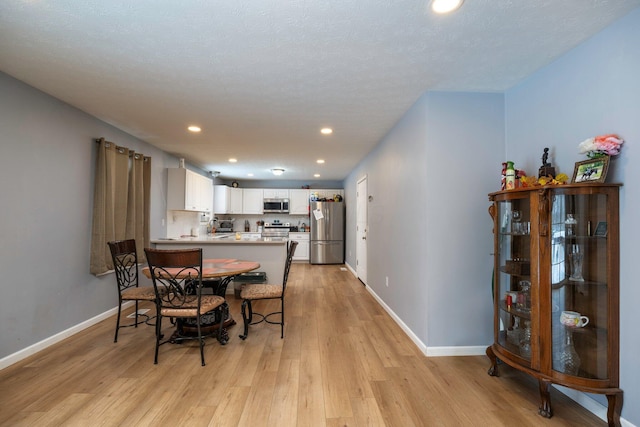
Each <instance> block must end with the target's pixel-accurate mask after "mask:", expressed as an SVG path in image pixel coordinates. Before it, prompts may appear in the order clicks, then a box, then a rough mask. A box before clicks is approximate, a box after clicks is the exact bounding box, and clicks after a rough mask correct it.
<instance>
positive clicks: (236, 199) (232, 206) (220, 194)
mask: <svg viewBox="0 0 640 427" xmlns="http://www.w3.org/2000/svg"><path fill="white" fill-rule="evenodd" d="M213 213H216V214H241V213H242V188H231V187H227V186H226V185H216V186H215V191H214V202H213Z"/></svg>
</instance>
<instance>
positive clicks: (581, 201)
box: [550, 189, 609, 379]
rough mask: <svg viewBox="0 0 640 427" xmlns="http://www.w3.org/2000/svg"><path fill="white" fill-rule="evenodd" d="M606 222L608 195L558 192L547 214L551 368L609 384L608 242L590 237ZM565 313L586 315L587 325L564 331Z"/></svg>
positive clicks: (602, 238) (604, 238)
mask: <svg viewBox="0 0 640 427" xmlns="http://www.w3.org/2000/svg"><path fill="white" fill-rule="evenodd" d="M567 221H568V222H567ZM606 221H607V197H606V195H603V194H574V193H572V191H571V190H562V189H558V190H557V191H556V195H555V196H554V197H553V199H552V211H551V264H552V268H551V277H550V280H551V307H550V310H551V352H552V354H551V356H552V367H553V369H554V370H556V371H558V372H561V373H563V374H566V375H571V376H577V377H583V378H589V379H607V362H608V361H607V340H608V330H607V328H608V324H607V319H608V312H607V307H608V304H607V302H608V286H607V277H608V273H609V272H608V271H607V256H608V251H607V237H606V235H605V236H595V235H594V234H595V233H593V230H595V225H596V224H598V223H599V222H606ZM592 225H593V227H592ZM563 312H564V313H565V316H567V315H570V316H586V317H587V318H588V322H584V321H582V322H579V323H578V326H574V327H571V326H565V325H564V324H562V322H561V321H560V317H561V316H563Z"/></svg>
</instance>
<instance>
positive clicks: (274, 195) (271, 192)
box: [263, 188, 289, 199]
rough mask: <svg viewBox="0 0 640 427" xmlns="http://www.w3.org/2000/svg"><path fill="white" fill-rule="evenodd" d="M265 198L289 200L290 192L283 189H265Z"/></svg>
mask: <svg viewBox="0 0 640 427" xmlns="http://www.w3.org/2000/svg"><path fill="white" fill-rule="evenodd" d="M263 191H264V198H265V199H288V198H289V190H288V189H283V188H265V189H264V190H263Z"/></svg>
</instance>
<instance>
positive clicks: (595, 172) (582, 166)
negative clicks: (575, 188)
mask: <svg viewBox="0 0 640 427" xmlns="http://www.w3.org/2000/svg"><path fill="white" fill-rule="evenodd" d="M608 169H609V156H604V157H598V158H597V159H588V160H583V161H581V162H576V165H575V167H574V169H573V178H572V179H571V182H572V183H584V182H604V180H605V179H606V178H607V170H608Z"/></svg>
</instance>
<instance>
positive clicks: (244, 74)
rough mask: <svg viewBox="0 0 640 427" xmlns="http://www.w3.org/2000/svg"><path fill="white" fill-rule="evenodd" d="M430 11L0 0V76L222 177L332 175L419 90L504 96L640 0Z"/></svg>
mask: <svg viewBox="0 0 640 427" xmlns="http://www.w3.org/2000/svg"><path fill="white" fill-rule="evenodd" d="M428 6H429V0H421V1H420V0H218V1H214V0H181V1H176V0H134V1H131V0H99V1H98V0H2V1H0V70H2V71H4V72H5V73H7V74H9V75H11V76H14V77H16V78H18V79H20V80H22V81H24V82H26V83H28V84H30V85H31V86H34V87H36V88H38V89H40V90H42V91H44V92H46V93H49V94H51V95H53V96H55V97H56V98H59V99H61V100H63V101H65V102H67V103H69V104H71V105H74V106H76V107H77V108H79V109H81V110H83V111H86V112H87V113H89V114H92V115H94V116H96V117H98V118H100V119H102V120H104V121H105V122H107V123H110V124H112V125H114V126H116V127H118V128H120V129H122V130H124V131H126V132H128V133H130V134H132V135H134V136H136V137H138V138H140V139H142V140H144V141H147V142H149V143H150V144H153V145H155V146H157V147H159V148H161V149H163V150H165V151H167V152H169V153H172V154H175V155H176V156H178V157H183V158H185V159H186V160H187V161H188V162H189V163H193V164H194V165H196V166H199V167H201V168H203V169H205V170H210V171H213V170H216V171H220V172H221V173H222V174H221V177H222V178H236V179H247V177H246V175H247V173H249V172H251V173H254V175H255V176H254V178H253V179H272V178H273V176H272V175H271V174H270V173H269V170H270V169H271V168H274V167H282V168H284V169H286V172H285V174H284V175H282V177H281V178H282V179H287V180H291V179H294V180H304V181H308V182H310V183H313V182H314V181H315V180H341V179H343V178H345V177H346V175H347V174H348V173H349V172H350V171H351V170H352V169H353V168H354V166H356V165H357V164H358V162H359V161H360V160H361V159H362V158H363V157H364V156H365V155H366V154H367V153H369V152H370V151H371V149H372V148H373V147H375V145H376V144H377V143H378V142H379V141H380V140H381V139H382V138H383V137H384V136H385V135H386V133H387V132H388V131H389V130H390V129H391V127H392V126H393V125H394V124H395V123H396V122H397V121H398V119H399V118H400V117H402V115H403V114H404V113H405V112H406V111H407V110H408V109H409V108H410V107H411V105H412V104H413V103H414V102H415V101H416V100H417V99H418V97H420V96H421V95H422V94H423V93H424V92H426V91H428V90H438V91H473V92H475V91H503V90H505V89H507V88H509V87H511V86H513V85H515V84H517V83H518V82H520V81H521V80H522V79H523V78H525V77H526V76H528V75H529V74H531V73H532V72H534V71H535V70H537V69H539V68H540V67H542V66H544V65H546V64H548V63H550V62H551V61H553V60H554V59H555V58H557V57H559V56H561V55H562V54H563V53H565V52H566V51H567V50H569V49H571V48H572V47H574V46H576V45H577V44H579V43H580V42H582V41H583V40H585V39H587V38H588V37H590V36H591V35H593V34H595V33H596V32H598V31H599V30H601V29H602V28H604V27H605V26H607V25H609V24H610V23H611V22H613V21H614V20H615V19H617V18H619V17H621V16H623V15H625V14H626V13H628V12H629V11H631V10H632V9H634V8H636V7H638V6H640V0H529V1H525V0H466V2H465V3H464V4H463V6H462V8H461V9H460V10H458V11H457V12H455V13H454V14H451V15H449V16H436V15H434V14H433V13H431V12H430V10H429V7H428ZM594 66H597V60H594ZM189 124H197V125H199V126H201V127H202V129H203V131H202V133H200V134H198V135H194V134H189V133H188V132H187V131H186V127H187V125H189ZM323 126H330V127H332V128H334V129H335V132H334V134H333V135H331V136H329V137H326V136H322V135H320V133H319V130H320V128H321V127H323ZM95 136H96V137H99V136H100V135H95ZM114 142H117V141H114ZM230 157H235V158H237V159H238V163H236V164H230V163H229V162H228V159H229V158H230ZM318 158H322V159H325V160H326V163H325V164H324V165H317V164H316V159H318ZM176 166H177V164H176ZM314 173H320V174H321V177H320V178H313V174H314Z"/></svg>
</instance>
